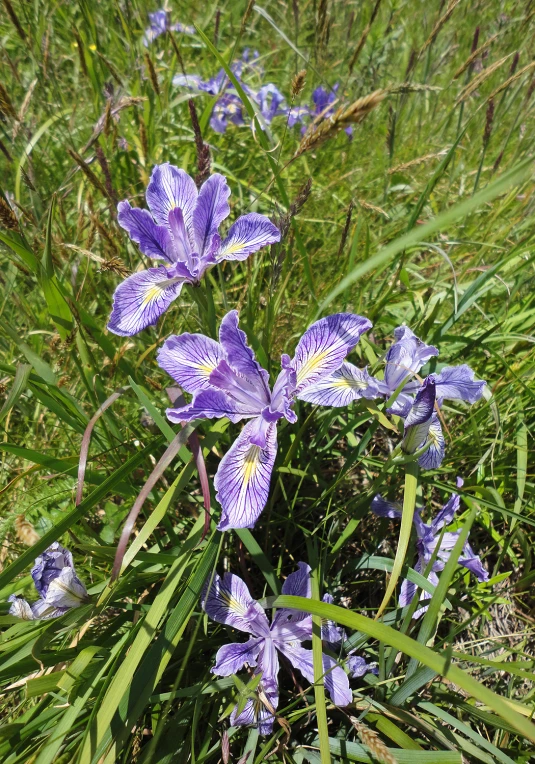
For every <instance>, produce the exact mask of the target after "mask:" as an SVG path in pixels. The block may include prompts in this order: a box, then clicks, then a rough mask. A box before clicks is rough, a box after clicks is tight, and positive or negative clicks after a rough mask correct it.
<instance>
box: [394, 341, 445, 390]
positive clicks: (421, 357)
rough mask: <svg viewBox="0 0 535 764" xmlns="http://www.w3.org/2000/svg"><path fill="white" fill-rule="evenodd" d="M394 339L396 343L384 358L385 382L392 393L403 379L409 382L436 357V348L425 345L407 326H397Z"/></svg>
mask: <svg viewBox="0 0 535 764" xmlns="http://www.w3.org/2000/svg"><path fill="white" fill-rule="evenodd" d="M394 337H395V339H396V341H395V342H394V344H393V345H392V347H391V348H390V350H389V351H388V353H387V354H386V357H385V363H386V367H385V382H386V384H387V386H388V388H389V390H390V392H392V393H393V392H394V390H396V389H397V388H398V387H399V385H400V384H401V383H402V382H403V380H404V379H405V380H407V382H409V381H410V379H411V378H412V377H413V376H414V374H415V373H417V372H419V371H420V369H421V368H422V366H423V365H424V364H425V363H427V361H428V360H429V359H430V358H432V357H433V356H436V355H438V350H437V348H436V347H433V346H432V345H426V344H425V342H422V341H421V340H420V339H418V337H417V336H416V335H415V334H414V332H412V331H411V330H410V329H409V327H408V326H398V327H397V329H396V330H395V331H394Z"/></svg>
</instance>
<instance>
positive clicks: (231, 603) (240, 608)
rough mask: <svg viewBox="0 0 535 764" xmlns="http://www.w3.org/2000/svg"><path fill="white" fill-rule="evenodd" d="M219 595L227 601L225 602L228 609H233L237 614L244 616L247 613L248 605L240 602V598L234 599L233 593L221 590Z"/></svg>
mask: <svg viewBox="0 0 535 764" xmlns="http://www.w3.org/2000/svg"><path fill="white" fill-rule="evenodd" d="M219 596H220V597H221V599H222V600H223V602H225V604H226V605H227V606H228V609H229V610H231V611H232V612H233V613H235V614H236V615H241V616H244V615H246V614H247V607H246V606H245V605H243V604H242V603H241V602H238V600H236V599H234V597H233V596H232V595H231V594H228V593H227V592H224V591H221V592H219Z"/></svg>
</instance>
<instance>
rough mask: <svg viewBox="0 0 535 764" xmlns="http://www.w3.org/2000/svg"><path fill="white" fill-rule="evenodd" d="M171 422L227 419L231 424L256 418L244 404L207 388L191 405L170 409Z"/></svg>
mask: <svg viewBox="0 0 535 764" xmlns="http://www.w3.org/2000/svg"><path fill="white" fill-rule="evenodd" d="M165 413H166V415H167V418H168V419H169V421H171V422H176V423H177V424H179V423H180V422H193V420H194V419H223V418H224V417H226V418H227V419H230V421H231V422H240V421H241V420H242V419H247V418H250V417H254V416H256V412H251V411H250V410H249V409H247V408H246V407H245V406H244V405H243V404H241V403H238V402H237V401H235V400H233V399H232V398H230V397H229V396H228V395H226V394H225V393H224V392H223V391H222V390H214V388H211V387H210V388H207V389H206V390H198V391H197V393H196V394H195V397H194V399H193V401H192V402H191V403H188V404H187V405H186V406H180V407H178V408H169V409H166V411H165Z"/></svg>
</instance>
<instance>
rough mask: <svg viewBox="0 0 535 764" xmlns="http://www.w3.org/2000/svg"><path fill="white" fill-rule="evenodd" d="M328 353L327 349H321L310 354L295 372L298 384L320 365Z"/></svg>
mask: <svg viewBox="0 0 535 764" xmlns="http://www.w3.org/2000/svg"><path fill="white" fill-rule="evenodd" d="M328 354H329V350H322V351H321V353H315V354H314V355H313V356H311V357H310V358H309V359H308V361H307V362H306V363H304V364H303V366H301V368H300V369H299V371H298V372H297V384H298V385H299V383H300V382H302V381H303V380H305V379H307V378H308V377H309V376H310V375H311V374H313V373H314V372H315V371H316V370H317V369H318V367H320V366H321V364H322V363H323V361H324V360H325V358H326V356H327V355H328Z"/></svg>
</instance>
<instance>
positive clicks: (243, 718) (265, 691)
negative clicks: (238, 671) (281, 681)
mask: <svg viewBox="0 0 535 764" xmlns="http://www.w3.org/2000/svg"><path fill="white" fill-rule="evenodd" d="M261 695H264V696H265V698H266V700H267V702H268V703H269V705H270V706H271V708H272V709H273V710H276V709H277V706H278V705H279V693H278V687H277V684H275V685H273V684H268V683H266V685H264V683H263V681H262V682H261V683H260V685H259V696H258V697H256V698H255V699H254V700H253V699H252V698H251V699H250V700H248V701H247V703H246V704H245V707H244V709H243V710H242V712H241V713H240V714H239V715H238V714H236V711H237V708H238V706H235V708H234V710H233V711H232V713H231V715H230V723H231V725H232V726H233V727H244V726H255V727H258V732H259V734H260V735H271V733H272V732H273V724H274V723H275V717H274V715H273V713H272V712H271V711H270V710H269V708H267V706H266V705H265V704H264V703H263V702H262V700H261Z"/></svg>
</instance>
